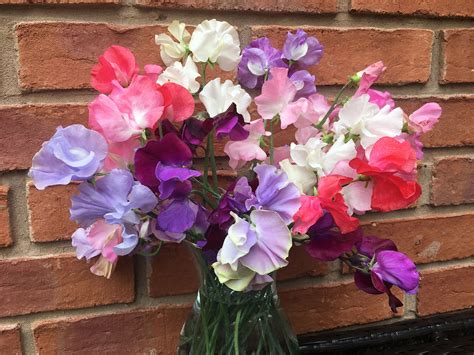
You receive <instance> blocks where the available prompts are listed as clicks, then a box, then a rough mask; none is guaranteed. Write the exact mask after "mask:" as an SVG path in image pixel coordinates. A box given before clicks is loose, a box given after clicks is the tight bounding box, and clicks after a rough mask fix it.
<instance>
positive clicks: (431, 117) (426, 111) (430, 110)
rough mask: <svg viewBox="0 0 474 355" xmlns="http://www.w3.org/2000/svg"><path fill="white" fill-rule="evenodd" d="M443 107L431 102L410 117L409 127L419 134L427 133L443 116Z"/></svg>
mask: <svg viewBox="0 0 474 355" xmlns="http://www.w3.org/2000/svg"><path fill="white" fill-rule="evenodd" d="M441 112H442V109H441V106H440V105H438V104H437V103H436V102H429V103H427V104H424V105H423V106H421V107H420V108H419V109H418V110H416V111H415V112H413V113H412V114H411V115H410V116H408V125H409V126H410V128H411V129H412V130H414V131H415V132H417V133H426V132H429V131H431V130H432V129H433V126H434V125H435V124H436V122H438V119H439V118H440V116H441Z"/></svg>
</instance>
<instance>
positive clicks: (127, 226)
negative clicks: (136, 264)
mask: <svg viewBox="0 0 474 355" xmlns="http://www.w3.org/2000/svg"><path fill="white" fill-rule="evenodd" d="M78 189H79V194H78V195H75V196H73V197H72V199H71V202H72V203H71V209H70V212H71V219H72V220H74V221H76V222H77V223H78V224H79V225H81V226H86V227H87V226H90V225H91V224H93V223H94V222H95V221H97V220H101V219H103V220H105V222H107V223H108V224H117V225H121V226H122V241H121V243H120V244H117V245H115V246H114V249H113V250H114V252H115V254H117V255H126V254H129V253H130V252H131V251H132V250H133V249H134V248H135V247H136V245H137V243H138V231H137V229H136V226H137V225H138V224H139V223H140V217H139V216H138V215H137V214H136V213H135V210H140V211H142V212H143V213H148V212H150V211H151V210H152V209H153V208H155V206H156V205H157V203H158V200H157V198H156V196H155V195H154V193H153V192H152V191H151V190H150V189H149V188H147V187H145V186H143V185H142V184H140V183H138V182H135V181H134V180H133V176H132V174H131V173H130V172H129V171H127V170H121V169H115V170H112V171H111V172H110V173H109V174H107V175H106V176H104V177H102V178H100V179H98V180H97V182H96V183H95V184H94V185H93V184H91V183H89V182H83V183H82V184H80V185H79V188H78Z"/></svg>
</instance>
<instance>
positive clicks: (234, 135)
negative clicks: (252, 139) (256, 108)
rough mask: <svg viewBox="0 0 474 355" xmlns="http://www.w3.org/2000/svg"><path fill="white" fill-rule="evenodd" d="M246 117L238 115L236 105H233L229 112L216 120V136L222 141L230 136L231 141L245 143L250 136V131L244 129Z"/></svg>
mask: <svg viewBox="0 0 474 355" xmlns="http://www.w3.org/2000/svg"><path fill="white" fill-rule="evenodd" d="M244 124H245V121H244V117H243V116H242V115H241V114H239V113H237V110H236V108H235V105H234V104H232V105H231V106H230V108H229V109H228V110H227V112H225V113H223V114H221V115H219V116H217V117H216V118H214V125H215V127H216V136H217V138H219V139H222V138H224V137H226V136H229V139H230V140H231V141H234V142H237V141H243V140H244V139H247V137H248V136H249V134H250V133H249V131H247V130H245V129H244Z"/></svg>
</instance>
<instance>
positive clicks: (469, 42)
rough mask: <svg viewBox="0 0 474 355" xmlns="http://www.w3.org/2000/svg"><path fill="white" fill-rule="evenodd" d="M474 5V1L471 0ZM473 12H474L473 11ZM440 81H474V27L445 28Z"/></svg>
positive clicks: (444, 82)
mask: <svg viewBox="0 0 474 355" xmlns="http://www.w3.org/2000/svg"><path fill="white" fill-rule="evenodd" d="M471 4H472V5H473V6H474V2H471ZM471 14H474V12H472V11H471ZM441 48H442V65H441V78H440V82H441V83H443V84H448V83H472V82H474V29H467V28H465V29H464V28H463V29H453V30H445V31H443V34H442V42H441Z"/></svg>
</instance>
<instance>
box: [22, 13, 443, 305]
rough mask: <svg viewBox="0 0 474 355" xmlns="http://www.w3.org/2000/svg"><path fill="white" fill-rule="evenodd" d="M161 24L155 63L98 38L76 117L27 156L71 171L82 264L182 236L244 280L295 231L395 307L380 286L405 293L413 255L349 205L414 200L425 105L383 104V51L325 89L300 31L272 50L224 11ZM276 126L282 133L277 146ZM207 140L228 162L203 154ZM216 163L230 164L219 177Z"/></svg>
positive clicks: (429, 120)
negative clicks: (330, 93) (82, 121)
mask: <svg viewBox="0 0 474 355" xmlns="http://www.w3.org/2000/svg"><path fill="white" fill-rule="evenodd" d="M168 29H169V35H168V34H160V35H157V36H156V43H157V44H158V45H160V46H161V59H162V61H163V62H164V64H165V65H166V66H165V67H161V66H158V65H145V66H144V68H143V70H140V68H139V67H138V66H137V63H136V60H135V57H134V55H133V54H132V52H131V51H130V50H128V49H127V48H124V47H120V46H112V47H110V48H108V49H107V50H106V51H105V52H104V54H103V55H101V56H100V57H99V62H98V64H96V65H95V66H94V67H93V69H92V73H91V82H92V86H93V87H94V88H95V89H96V90H97V91H99V92H100V94H99V95H98V96H97V97H96V98H95V99H94V100H93V101H92V102H91V103H90V105H89V128H86V127H84V126H83V125H79V124H75V125H71V126H68V127H65V128H63V127H58V128H57V131H56V133H55V134H54V136H53V137H52V138H51V139H50V140H49V141H47V142H45V143H44V144H43V146H42V148H41V150H40V151H39V152H38V153H37V154H36V155H35V156H34V158H33V164H32V168H31V170H30V177H31V178H32V179H33V181H34V183H35V185H36V187H37V188H38V189H44V188H46V187H48V186H52V185H66V184H69V183H71V182H72V181H75V182H80V184H79V185H78V193H77V194H76V195H75V196H74V197H73V198H72V206H71V210H70V212H71V219H72V220H74V221H76V222H77V223H78V224H79V226H80V228H79V229H77V231H76V232H75V233H74V234H73V235H72V245H73V246H74V247H75V248H76V252H77V257H78V258H80V259H81V258H85V259H87V260H90V259H95V262H94V264H93V266H92V267H91V271H92V272H93V273H94V274H97V275H101V276H105V277H107V278H108V277H110V276H111V274H112V272H113V270H114V267H115V265H116V263H117V260H118V259H119V257H120V256H124V255H131V254H143V255H155V254H157V253H158V251H159V250H160V248H161V246H162V244H163V243H180V242H183V241H186V242H188V243H190V244H192V245H193V246H194V247H196V248H198V249H200V250H201V251H202V252H203V254H204V255H205V256H206V261H207V262H208V265H209V267H210V268H211V269H212V270H213V272H214V273H215V276H216V277H217V279H218V280H219V282H220V283H221V284H224V285H225V286H226V287H228V288H230V289H232V290H234V291H239V292H240V291H242V292H247V291H251V290H259V289H262V288H263V287H265V285H267V284H268V283H270V282H272V281H273V272H274V271H276V270H278V269H280V268H283V267H285V266H286V265H287V263H288V261H287V257H288V253H289V250H290V248H291V247H292V246H293V245H297V246H302V247H304V248H305V249H306V250H307V252H308V253H309V254H310V255H311V256H312V257H314V258H316V259H319V260H324V261H332V260H337V259H340V260H342V261H343V262H344V263H346V264H348V265H349V266H351V267H353V268H354V269H355V273H354V279H355V283H356V285H357V286H358V287H359V288H360V289H361V290H363V291H365V292H368V293H371V294H380V293H386V294H387V295H388V296H389V303H390V306H391V307H392V309H393V310H395V309H396V308H397V307H399V306H401V302H400V300H399V299H398V298H396V297H395V296H394V295H393V294H392V292H391V287H392V286H393V285H395V286H398V287H399V288H401V289H402V290H404V291H406V292H408V293H414V292H416V290H417V286H418V279H419V276H418V273H417V271H416V267H415V265H414V264H413V262H412V261H411V260H410V259H409V258H408V257H407V256H406V255H404V254H403V253H401V252H399V251H398V250H397V247H396V246H395V244H394V243H393V241H391V240H389V239H381V238H379V237H375V236H364V235H363V234H362V231H361V229H360V227H359V220H358V219H357V216H358V215H361V214H364V213H366V212H367V211H381V212H388V211H393V210H397V209H403V208H406V207H409V206H410V205H412V204H413V203H415V201H416V200H417V199H418V197H419V196H420V194H421V189H420V186H419V185H418V183H417V182H416V166H417V160H419V159H422V156H423V155H422V150H421V149H422V143H421V142H420V135H421V134H422V133H424V132H427V131H429V130H430V129H432V127H433V125H434V124H435V123H436V121H437V120H438V118H439V117H440V115H441V109H440V107H439V105H437V104H435V103H428V104H425V105H424V106H422V107H421V108H420V109H418V110H417V111H415V112H413V113H411V114H406V113H404V112H403V111H402V109H401V108H399V107H396V105H395V102H394V100H393V99H392V97H391V95H390V93H388V92H386V91H385V92H381V91H378V90H375V89H373V88H371V86H372V85H373V84H374V83H375V82H376V81H377V79H378V78H379V76H380V75H381V74H382V73H383V71H384V70H385V67H384V65H383V63H382V62H378V63H375V64H372V65H370V66H369V67H367V68H365V69H364V70H362V71H360V72H358V73H356V74H354V75H352V76H351V77H349V78H348V82H347V84H346V85H344V86H343V88H342V89H341V90H340V91H339V93H338V94H337V96H336V97H335V98H334V100H333V101H332V103H331V102H329V101H328V99H327V98H326V97H324V96H323V95H321V94H319V93H318V92H317V89H316V86H315V76H314V75H312V74H311V73H310V72H309V71H308V69H309V68H310V67H312V66H314V65H317V64H318V62H319V61H320V58H321V57H322V55H323V46H322V45H321V44H320V43H319V41H318V40H317V39H316V38H314V37H310V36H309V35H308V34H307V33H305V31H303V30H302V29H298V30H296V31H294V32H289V33H288V36H287V38H286V41H285V43H284V45H283V48H281V49H278V48H274V47H272V45H271V43H270V41H269V40H268V39H267V38H257V39H255V40H253V41H252V42H251V43H250V44H249V45H248V46H247V47H245V48H244V49H243V50H242V51H241V49H240V43H239V36H238V33H237V31H236V29H235V28H234V27H232V26H231V25H229V24H228V23H226V22H221V21H216V20H210V21H208V20H206V21H203V22H202V23H201V24H199V25H198V26H197V27H195V29H194V31H193V32H192V34H191V33H190V32H189V31H188V29H186V27H185V25H184V24H183V23H179V22H177V21H175V22H173V23H172V24H171V25H170V26H169V28H168ZM209 68H211V69H215V68H216V69H219V70H220V71H219V70H218V71H216V70H213V73H214V76H215V73H216V72H218V73H219V72H235V71H237V81H238V83H236V82H234V81H231V80H225V81H224V80H221V78H219V77H216V78H208V77H206V70H207V69H209ZM351 89H352V90H351ZM246 90H248V91H246ZM249 92H250V93H252V95H250V93H249ZM349 93H350V94H349ZM287 128H291V131H288V134H287V137H288V141H289V142H288V143H289V144H285V145H282V146H276V144H275V139H274V136H275V134H276V133H277V132H280V131H281V130H285V129H287ZM290 132H291V133H290ZM279 134H280V133H279ZM290 135H291V136H292V137H294V139H291V138H292V137H290ZM218 140H223V141H224V142H225V146H224V152H225V154H226V155H227V156H228V160H223V159H221V158H220V157H217V156H216V152H215V142H216V141H218ZM290 140H293V141H292V142H290ZM227 162H228V164H229V166H230V168H231V169H233V170H235V171H237V174H236V178H235V181H233V182H232V183H231V184H230V185H229V186H223V185H222V184H221V183H220V177H219V174H218V171H219V170H221V169H222V166H223V164H224V163H227Z"/></svg>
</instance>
